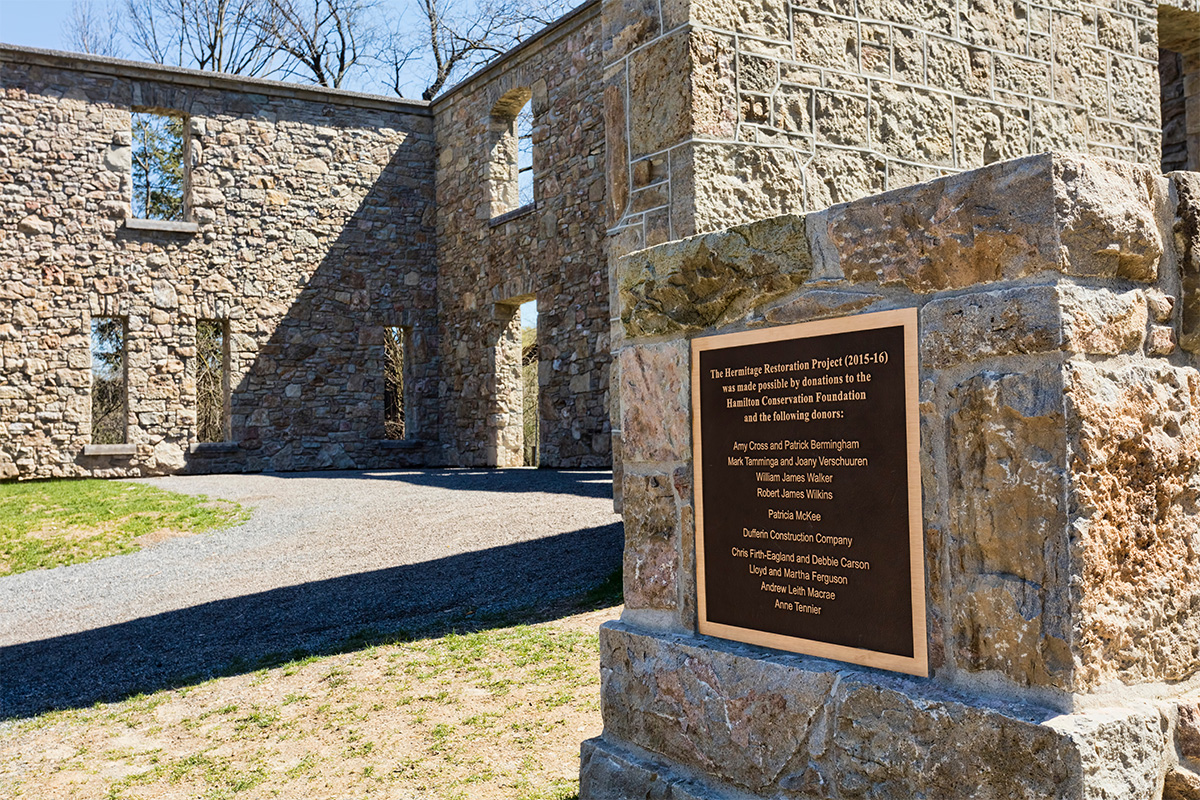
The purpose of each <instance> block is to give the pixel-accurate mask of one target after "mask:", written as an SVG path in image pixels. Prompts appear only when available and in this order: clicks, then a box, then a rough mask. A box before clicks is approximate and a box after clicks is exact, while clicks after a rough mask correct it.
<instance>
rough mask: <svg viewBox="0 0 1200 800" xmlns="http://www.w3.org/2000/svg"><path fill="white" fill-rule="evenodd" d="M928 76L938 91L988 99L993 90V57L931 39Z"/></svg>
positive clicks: (960, 45) (927, 64)
mask: <svg viewBox="0 0 1200 800" xmlns="http://www.w3.org/2000/svg"><path fill="white" fill-rule="evenodd" d="M926 59H927V60H926V67H925V68H926V75H927V78H928V81H929V84H930V85H931V86H936V87H938V88H939V89H944V90H949V91H957V92H962V93H963V94H969V95H975V96H980V97H981V96H985V95H987V93H988V90H989V89H990V87H991V77H992V64H991V55H990V54H989V53H988V52H987V51H984V50H978V49H975V48H969V47H967V46H966V45H964V44H962V43H960V42H955V41H951V40H949V39H943V38H941V37H938V36H933V37H930V39H929V52H928V53H927V56H926Z"/></svg>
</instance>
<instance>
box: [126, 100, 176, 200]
mask: <svg viewBox="0 0 1200 800" xmlns="http://www.w3.org/2000/svg"><path fill="white" fill-rule="evenodd" d="M183 133H184V132H183V118H182V117H170V116H165V115H162V114H151V113H139V112H135V113H134V115H133V216H134V217H136V218H138V219H165V220H182V219H183V210H184V209H183Z"/></svg>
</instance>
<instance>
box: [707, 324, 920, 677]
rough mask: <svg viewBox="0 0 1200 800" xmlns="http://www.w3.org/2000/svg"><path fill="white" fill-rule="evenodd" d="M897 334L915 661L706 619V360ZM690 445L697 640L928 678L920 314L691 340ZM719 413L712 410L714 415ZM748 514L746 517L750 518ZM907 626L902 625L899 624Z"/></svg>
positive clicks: (754, 331) (875, 651)
mask: <svg viewBox="0 0 1200 800" xmlns="http://www.w3.org/2000/svg"><path fill="white" fill-rule="evenodd" d="M896 327H899V328H901V329H902V331H903V353H904V365H903V376H902V380H903V394H904V402H903V405H904V409H903V419H904V429H905V433H906V436H905V439H906V441H905V445H904V447H905V453H904V458H905V465H906V466H905V469H904V473H905V475H906V478H907V498H908V520H907V522H908V525H907V530H908V560H909V594H910V596H911V609H912V628H911V631H912V648H911V652H912V655H911V657H909V656H906V655H897V654H894V653H889V652H881V651H879V650H873V649H866V648H861V647H852V646H846V645H843V644H837V643H833V642H827V641H821V640H819V639H813V638H803V637H797V636H790V635H785V634H781V633H776V632H773V631H768V630H758V629H755V628H750V627H742V626H738V625H730V624H725V623H721V622H716V621H712V620H710V619H709V604H708V599H709V598H708V588H707V577H708V573H707V567H708V561H707V560H706V558H705V535H704V524H705V512H704V478H705V476H704V472H705V466H704V465H705V461H704V456H703V447H704V444H705V443H704V439H703V436H702V433H701V432H702V427H701V425H702V416H701V415H702V408H701V406H702V403H701V375H700V361H701V354H702V353H705V352H707V351H712V350H723V349H727V348H732V347H741V346H743V345H755V344H762V343H768V342H780V341H785V340H794V339H811V338H814V337H822V336H828V335H831V334H841V333H847V332H858V331H872V330H877V329H881V328H896ZM691 371H692V375H691V382H692V383H691V388H692V395H691V397H692V401H691V402H692V442H693V462H692V463H693V466H694V473H695V505H696V515H695V525H696V538H695V542H696V591H697V613H698V616H699V629H700V633H702V634H705V635H709V636H717V637H720V638H724V639H731V640H734V641H739V642H746V643H748V644H754V645H761V646H765V647H773V648H776V649H779V650H788V651H791V652H795V653H802V654H806V655H812V656H818V657H821V658H829V659H835V660H838V661H845V662H848V663H851V664H859V665H862V666H866V667H874V668H878V669H885V670H891V671H894V672H903V673H907V674H910V675H919V676H927V675H928V674H929V662H928V641H927V638H928V634H927V630H926V609H925V554H924V533H923V516H922V511H921V473H920V460H919V459H920V456H919V445H920V424H919V417H918V409H917V403H918V400H917V398H918V364H917V310H916V309H915V308H905V309H898V310H894V311H881V312H875V313H869V314H859V315H855V316H850V317H840V318H836V319H828V320H819V321H816V322H803V323H798V324H794V325H783V326H778V327H773V328H765V329H761V330H753V331H745V332H741V333H729V334H718V335H714V336H707V337H700V338H696V339H693V340H692V370H691ZM712 413H715V410H714V411H713V412H712ZM747 513H748V512H747ZM901 618H902V617H901Z"/></svg>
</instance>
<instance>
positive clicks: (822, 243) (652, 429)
mask: <svg viewBox="0 0 1200 800" xmlns="http://www.w3.org/2000/svg"><path fill="white" fill-rule="evenodd" d="M1157 173H1158V170H1157V169H1154V168H1150V167H1143V166H1138V165H1131V164H1128V163H1122V162H1118V161H1110V160H1103V159H1096V158H1082V157H1079V156H1073V155H1063V154H1051V155H1040V156H1031V157H1026V158H1024V159H1020V160H1017V161H1009V162H1005V163H1002V164H996V165H993V166H990V167H987V168H983V169H980V170H977V171H973V172H968V173H964V174H962V175H957V176H951V177H948V178H943V179H939V180H937V181H934V182H931V183H925V184H921V185H917V186H912V187H908V188H903V189H899V190H894V191H892V192H889V193H886V194H882V195H875V196H871V197H868V198H865V199H861V200H858V201H854V202H851V203H849V204H845V205H840V206H835V207H833V208H830V209H828V210H825V211H820V212H813V213H809V214H807V215H803V216H801V215H785V216H781V217H777V218H772V219H767V220H763V221H760V222H756V223H751V224H747V225H743V226H738V227H735V228H732V229H730V230H727V231H720V232H716V233H710V234H707V235H699V236H696V237H693V238H690V239H686V240H682V241H678V242H672V243H668V244H665V245H661V246H658V247H655V248H652V249H649V250H646V251H642V252H637V253H633V254H631V255H629V256H628V257H626V258H624V259H622V260H620V261H619V262H618V271H617V273H616V274H615V276H614V279H615V282H616V284H617V286H616V291H617V292H618V294H619V297H620V306H619V312H618V313H619V315H620V322H621V325H622V327H623V328H624V333H625V336H626V339H625V342H626V346H625V347H623V348H622V350H621V351H620V354H619V358H620V364H619V366H620V370H621V375H622V380H623V382H624V385H625V386H628V387H629V391H628V393H627V394H626V395H625V397H624V398H623V401H622V415H623V416H622V420H621V426H622V429H623V430H624V432H625V439H624V449H623V454H624V475H623V484H624V518H625V532H626V548H625V609H624V611H623V613H622V619H621V622H620V623H618V624H609V625H606V626H605V627H604V628H602V636H601V671H602V674H603V675H604V683H603V688H602V702H603V710H604V721H605V730H604V734H603V736H602V737H601V738H599V739H595V740H592V741H590V742H587V743H585V745H584V754H583V770H582V785H581V792H580V796H581V798H586V800H610V799H611V800H616V798H622V797H630V796H639V797H640V796H642V795H643V794H647V796H660V795H661V796H664V797H666V796H670V797H680V798H700V797H706V798H707V797H726V796H729V797H732V796H738V797H741V796H744V795H743V793H746V795H749V796H760V797H773V798H776V797H778V798H796V800H801V799H802V798H803V800H827V799H829V800H832V799H833V798H838V799H839V800H842V799H845V798H852V797H853V798H883V797H916V796H922V797H923V796H929V797H939V798H960V797H961V798H967V797H981V796H989V797H990V796H997V797H1000V796H1003V797H1021V798H1030V800H1033V798H1039V799H1040V798H1051V797H1053V798H1081V799H1082V798H1099V797H1113V798H1116V797H1121V798H1133V797H1137V798H1143V797H1144V798H1160V797H1162V798H1170V799H1171V800H1182V799H1183V798H1195V797H1200V746H1197V743H1198V742H1200V724H1198V720H1200V705H1197V703H1198V700H1197V698H1198V697H1200V664H1198V663H1197V661H1196V658H1195V653H1196V652H1197V648H1198V647H1200V617H1198V616H1197V613H1196V608H1197V607H1198V604H1200V590H1198V588H1197V586H1198V584H1197V581H1196V576H1197V575H1198V574H1200V555H1198V553H1197V551H1196V548H1195V546H1194V542H1195V539H1196V536H1197V535H1200V520H1198V518H1197V514H1196V509H1197V504H1198V502H1200V487H1198V486H1197V482H1196V474H1197V469H1198V467H1200V463H1198V462H1197V452H1198V450H1200V423H1198V416H1197V409H1200V372H1198V371H1197V368H1198V367H1200V355H1198V354H1200V175H1197V174H1195V173H1174V174H1173V175H1171V176H1169V177H1167V178H1164V177H1161V176H1159V175H1158V174H1157ZM903 307H916V308H918V309H919V315H920V316H919V331H920V333H919V342H920V362H919V364H920V375H919V377H920V398H919V401H920V406H919V413H920V425H921V485H922V491H923V498H924V499H923V505H924V509H923V510H924V540H925V555H926V565H925V570H926V575H927V579H926V587H927V588H926V603H927V607H928V612H929V614H928V625H929V627H928V634H927V635H928V641H929V645H930V648H929V656H930V678H929V679H914V678H910V677H907V676H903V675H897V674H889V673H885V672H881V671H877V670H870V669H866V668H862V667H855V666H852V665H848V664H842V663H836V662H828V661H825V660H823V659H817V658H809V657H804V656H796V655H788V654H783V653H779V652H777V651H771V650H765V649H762V648H755V647H751V646H747V645H741V644H737V643H733V642H727V641H722V640H720V639H714V638H710V637H704V636H698V635H697V634H696V578H695V558H694V553H695V542H694V538H695V506H694V498H693V486H694V484H693V464H692V461H691V459H692V430H691V424H690V418H691V417H690V399H689V398H690V380H689V375H690V372H689V369H690V366H689V365H690V351H689V339H691V338H693V337H695V336H703V335H708V334H713V333H727V332H731V331H737V330H747V329H755V328H762V327H767V326H773V325H782V324H788V323H792V322H800V321H808V320H815V319H823V318H828V317H837V316H845V315H849V314H856V313H862V312H868V311H877V310H884V309H890V308H903ZM655 792H657V794H654V793H655Z"/></svg>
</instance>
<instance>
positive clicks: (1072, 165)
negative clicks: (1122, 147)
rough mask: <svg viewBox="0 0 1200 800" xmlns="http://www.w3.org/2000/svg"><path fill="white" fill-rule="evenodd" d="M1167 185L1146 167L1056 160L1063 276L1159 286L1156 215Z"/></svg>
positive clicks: (1159, 237)
mask: <svg viewBox="0 0 1200 800" xmlns="http://www.w3.org/2000/svg"><path fill="white" fill-rule="evenodd" d="M1164 184H1165V181H1164V180H1163V179H1161V178H1156V177H1155V176H1154V173H1153V172H1152V171H1151V170H1150V169H1149V168H1147V167H1139V166H1134V165H1132V164H1124V163H1121V162H1117V161H1108V160H1100V159H1075V158H1065V157H1056V158H1055V159H1054V193H1055V216H1056V220H1055V222H1056V225H1057V228H1058V230H1059V238H1060V242H1061V247H1062V264H1061V267H1062V270H1063V272H1065V273H1066V274H1068V275H1079V276H1087V277H1106V278H1127V279H1130V280H1137V281H1146V282H1152V281H1154V280H1155V279H1156V278H1157V277H1158V264H1159V260H1160V259H1161V258H1162V255H1163V240H1162V235H1161V233H1160V231H1159V228H1158V221H1157V219H1156V213H1157V211H1158V205H1159V200H1160V197H1161V196H1162V195H1163V194H1164V193H1165V190H1166V187H1165V185H1164Z"/></svg>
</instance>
